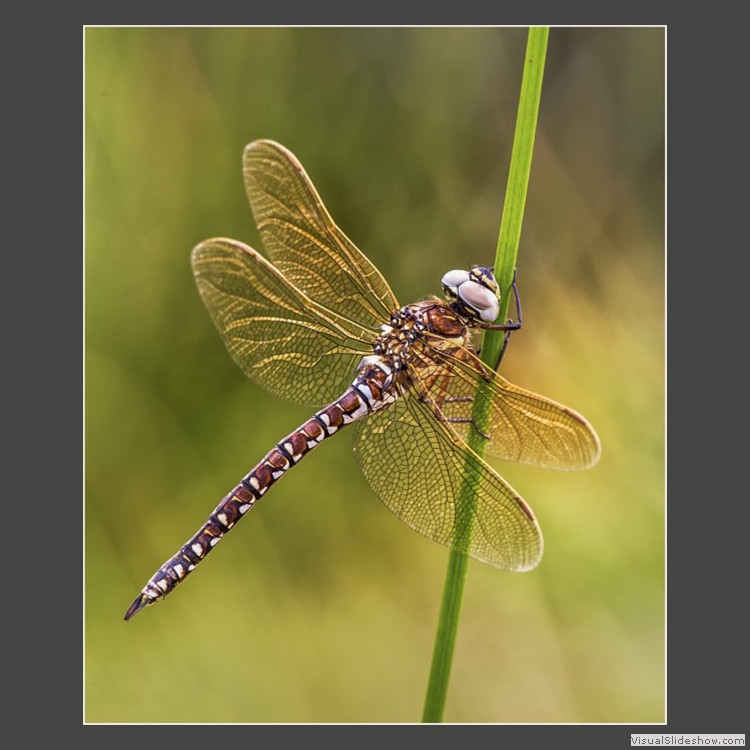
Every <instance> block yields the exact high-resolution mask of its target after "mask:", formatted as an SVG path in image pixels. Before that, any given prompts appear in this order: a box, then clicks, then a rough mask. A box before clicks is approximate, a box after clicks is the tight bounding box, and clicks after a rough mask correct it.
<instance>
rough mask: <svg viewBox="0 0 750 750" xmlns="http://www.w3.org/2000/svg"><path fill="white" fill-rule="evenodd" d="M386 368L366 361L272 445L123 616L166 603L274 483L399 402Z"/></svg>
mask: <svg viewBox="0 0 750 750" xmlns="http://www.w3.org/2000/svg"><path fill="white" fill-rule="evenodd" d="M391 381H392V376H391V368H390V366H389V365H388V363H387V361H386V360H385V359H384V358H381V357H367V358H366V359H365V360H363V367H362V368H361V370H360V371H359V373H358V375H357V377H356V378H355V379H354V381H353V382H352V384H351V386H350V387H349V388H348V389H347V390H346V392H345V393H344V394H343V395H342V396H341V397H340V398H338V399H337V400H336V401H334V402H333V403H331V404H329V405H328V406H326V407H324V408H323V409H321V410H320V411H318V412H316V413H315V414H313V416H312V417H311V418H310V419H308V420H307V422H305V423H304V424H303V425H302V426H301V427H300V428H299V429H297V430H295V431H294V432H292V433H291V434H290V435H287V437H285V438H284V439H283V440H282V441H281V442H279V443H277V444H276V445H275V446H274V447H273V448H272V449H271V450H270V451H269V453H268V454H267V455H266V456H265V458H263V459H262V460H261V462H260V463H259V464H258V465H257V466H256V467H255V468H254V469H253V470H252V471H250V473H249V474H247V475H245V476H244V477H243V478H242V479H241V480H240V482H239V484H238V485H237V486H236V487H235V488H234V489H233V490H232V491H231V492H230V493H229V494H228V495H227V496H226V497H225V498H224V499H223V500H222V501H221V502H220V503H219V504H218V505H217V506H216V508H215V509H214V511H213V513H211V515H210V516H209V517H208V520H207V521H206V523H205V524H203V526H201V528H200V529H199V530H198V532H197V533H196V534H195V535H194V536H193V537H192V538H191V539H190V540H189V541H188V542H187V543H186V544H184V545H183V546H182V547H181V548H180V549H179V550H178V552H177V554H175V555H174V556H173V557H171V558H170V559H169V560H167V561H166V562H165V563H164V564H163V565H162V566H161V567H160V568H159V570H157V571H156V573H154V575H153V576H152V578H151V580H149V582H148V583H147V584H146V585H145V586H144V588H143V590H142V591H141V593H140V594H139V595H138V597H137V598H136V600H135V601H134V602H133V603H132V604H131V605H130V607H129V609H128V611H127V612H126V613H125V619H126V620H129V619H130V618H131V617H132V616H133V615H135V614H136V613H137V612H139V611H140V610H141V609H143V608H144V607H146V606H148V605H149V604H153V603H154V602H155V601H157V600H158V599H162V598H163V597H165V596H166V595H167V594H168V593H169V592H170V591H172V589H174V587H175V586H176V585H177V584H178V583H179V582H180V581H182V580H183V579H184V578H185V577H186V576H187V575H188V573H190V572H191V571H192V570H193V569H194V568H195V566H196V565H197V564H198V563H199V562H200V561H201V560H202V559H203V558H204V557H205V556H206V555H207V554H208V553H209V552H210V551H211V550H212V549H213V548H214V547H215V546H216V544H218V542H219V541H220V540H221V539H222V537H223V536H224V534H226V533H227V532H228V531H229V530H230V529H231V528H232V527H233V526H234V525H235V524H236V523H237V521H239V520H240V518H242V516H243V515H245V513H247V511H249V510H250V508H252V507H253V505H255V503H256V502H257V501H258V500H260V498H261V497H263V495H264V494H265V493H266V492H267V491H268V489H269V487H271V486H272V485H273V484H274V483H275V482H276V481H278V480H279V479H281V477H283V476H284V474H285V473H286V472H287V471H288V470H289V469H291V468H292V466H294V465H295V464H297V463H299V461H301V460H302V459H303V458H304V457H305V456H306V455H307V454H308V453H309V452H310V451H311V450H312V449H313V448H314V447H315V446H316V445H318V444H319V443H321V442H322V441H323V440H325V438H327V437H330V436H331V435H333V434H334V433H335V432H337V431H338V430H340V429H341V428H342V427H346V425H348V424H351V423H352V422H355V421H356V420H358V419H361V418H362V417H364V416H366V415H367V414H369V413H371V412H373V411H378V410H380V409H383V408H385V407H386V406H388V405H389V404H391V403H393V401H395V400H396V398H398V394H397V393H396V391H395V389H393V388H392V383H391Z"/></svg>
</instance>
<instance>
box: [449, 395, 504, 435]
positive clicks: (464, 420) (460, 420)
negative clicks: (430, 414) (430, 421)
mask: <svg viewBox="0 0 750 750" xmlns="http://www.w3.org/2000/svg"><path fill="white" fill-rule="evenodd" d="M461 400H463V399H461ZM469 400H471V399H469ZM435 418H436V419H437V420H438V421H439V422H447V423H448V424H470V425H471V426H472V427H473V428H474V429H475V430H476V431H477V432H478V433H479V434H480V435H481V436H482V437H483V438H484V439H485V440H491V439H492V438H491V437H490V436H489V435H488V434H487V433H486V432H482V430H480V429H479V427H477V423H476V422H475V421H474V420H473V419H472V418H471V417H446V416H445V415H444V414H441V413H440V412H436V413H435Z"/></svg>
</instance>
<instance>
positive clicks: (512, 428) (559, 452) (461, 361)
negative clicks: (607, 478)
mask: <svg viewBox="0 0 750 750" xmlns="http://www.w3.org/2000/svg"><path fill="white" fill-rule="evenodd" d="M433 356H437V357H440V356H441V354H440V353H435V354H433ZM443 359H444V360H445V359H447V360H449V361H446V367H445V368H444V372H445V374H444V376H443V377H440V378H437V379H435V380H434V382H432V383H429V384H425V386H424V387H425V388H426V389H427V391H428V393H429V399H430V400H431V401H432V404H433V407H434V408H435V410H436V413H437V415H438V417H439V418H440V419H444V420H447V421H448V422H450V423H451V426H452V427H453V428H454V429H455V431H456V433H458V435H459V436H460V437H461V439H462V440H463V441H464V442H465V441H467V440H468V436H469V431H470V430H473V429H476V428H475V427H474V426H473V423H472V411H473V408H474V398H475V396H476V393H477V389H483V390H484V391H485V392H486V395H487V398H488V400H489V403H490V414H489V423H488V425H487V427H486V429H485V430H483V432H485V433H486V435H487V436H488V437H489V440H488V442H487V447H486V450H487V455H489V456H493V457H495V458H502V459H505V460H507V461H515V462H518V463H524V464H531V465H534V466H542V467H546V468H549V469H585V468H587V467H589V466H592V465H593V464H595V463H596V462H597V461H598V459H599V454H600V452H601V446H600V443H599V437H598V436H597V434H596V432H595V431H594V428H593V427H592V426H591V425H590V424H589V423H588V421H587V420H586V419H585V418H584V417H582V416H581V415H580V414H578V413H577V412H575V411H573V410H572V409H569V408H568V407H567V406H563V405H562V404H559V403H557V402H556V401H552V400H551V399H549V398H546V397H545V396H540V395H538V394H536V393H532V392H531V391H527V390H524V389H523V388H519V387H518V386H516V385H513V384H512V383H509V382H508V381H507V380H505V379H504V378H502V377H500V376H499V375H497V374H495V375H494V377H493V378H492V380H491V381H488V380H487V374H491V371H489V370H488V369H487V367H486V366H485V365H483V364H482V363H481V362H480V360H479V358H478V357H477V356H476V355H474V354H473V353H472V352H470V351H468V350H466V349H462V350H460V351H459V352H458V353H457V355H456V356H453V357H448V358H446V357H443Z"/></svg>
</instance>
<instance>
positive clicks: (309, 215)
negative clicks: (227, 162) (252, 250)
mask: <svg viewBox="0 0 750 750" xmlns="http://www.w3.org/2000/svg"><path fill="white" fill-rule="evenodd" d="M243 163H244V176H245V187H246V189H247V195H248V198H249V200H250V206H251V208H252V210H253V215H254V216H255V222H256V224H257V226H258V231H259V232H260V234H261V237H262V238H263V245H264V247H265V250H266V252H267V253H268V257H269V258H270V259H271V260H272V261H273V263H274V265H275V266H276V267H277V268H278V269H279V271H281V273H282V274H283V275H284V276H285V277H286V278H287V279H289V281H290V282H291V283H292V284H294V286H296V287H297V288H298V289H300V290H301V291H303V292H304V293H305V294H306V295H307V296H308V297H310V298H311V299H313V300H315V301H316V302H317V303H318V304H320V305H322V306H323V307H327V308H328V309H330V310H335V311H336V312H338V313H339V314H341V315H344V316H346V317H348V318H350V319H351V320H354V321H356V322H358V323H360V324H361V325H363V326H366V327H377V326H379V325H380V324H381V323H383V322H385V321H387V320H388V318H389V316H390V314H391V312H393V311H394V310H397V309H398V308H399V304H398V302H397V301H396V298H395V296H394V295H393V292H391V290H390V288H389V286H388V284H387V282H386V280H385V279H384V278H383V276H382V275H381V274H380V272H379V271H378V270H377V268H375V266H374V265H373V264H372V263H371V262H370V261H369V260H368V259H367V258H366V257H365V256H364V255H363V254H362V252H361V251H360V250H359V249H358V248H357V247H356V246H355V245H354V243H353V242H352V241H351V240H350V239H349V238H348V237H347V236H346V235H345V234H344V233H343V232H342V231H341V230H340V229H339V228H338V227H337V226H336V224H335V223H334V221H333V219H332V218H331V216H330V214H329V213H328V211H327V210H326V207H325V206H324V205H323V201H321V199H320V196H319V195H318V192H317V191H316V189H315V187H314V186H313V184H312V182H311V181H310V178H309V177H308V176H307V173H306V172H305V170H304V168H303V167H302V165H301V164H300V163H299V161H298V160H297V158H296V157H295V156H294V154H292V152H291V151H288V150H287V149H286V148H284V147H283V146H281V145H280V144H278V143H274V142H273V141H267V140H261V141H254V142H253V143H251V144H249V145H248V146H247V148H246V149H245V154H244V162H243Z"/></svg>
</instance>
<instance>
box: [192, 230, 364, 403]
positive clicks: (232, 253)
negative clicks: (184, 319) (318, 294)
mask: <svg viewBox="0 0 750 750" xmlns="http://www.w3.org/2000/svg"><path fill="white" fill-rule="evenodd" d="M192 263H193V272H194V274H195V279H196V282H197V284H198V290H199V291H200V295H201V297H202V298H203V302H204V303H205V305H206V307H207V308H208V311H209V313H210V315H211V318H212V319H213V321H214V324H215V325H216V328H217V329H218V331H219V334H220V335H221V338H222V340H223V341H224V344H225V345H226V348H227V349H228V351H229V353H230V354H231V355H232V358H233V359H234V361H235V362H236V363H237V364H238V365H239V366H240V367H241V368H242V370H243V371H244V372H245V374H246V375H247V376H248V377H250V378H252V379H253V380H255V381H256V382H257V383H259V384H260V385H262V386H263V387H264V388H266V389H267V390H269V391H271V392H272V393H274V394H276V395H278V396H281V397H283V398H289V399H292V400H294V401H297V402H299V403H303V404H307V405H320V404H325V403H328V402H329V401H331V400H332V399H333V398H335V397H336V396H338V395H340V393H341V391H342V390H343V388H344V387H346V385H348V383H349V381H351V379H352V377H353V375H354V370H355V367H356V364H357V361H358V359H359V358H360V357H361V356H362V354H363V353H366V352H368V351H369V352H371V351H372V348H371V343H372V340H373V338H374V337H375V332H373V331H371V330H368V329H366V328H363V327H362V326H360V325H357V324H355V323H353V322H352V321H349V320H347V319H346V318H343V317H341V316H339V315H336V314H334V313H332V312H330V311H328V310H326V309H325V308H322V307H320V306H319V305H317V304H316V303H315V302H313V301H312V300H310V299H309V298H308V297H307V296H306V295H305V294H304V293H303V292H301V291H300V290H299V289H297V288H296V287H295V286H294V285H293V284H291V283H289V281H288V280H287V279H286V278H285V277H284V276H283V275H282V274H281V273H280V272H279V271H278V270H277V269H276V268H274V266H273V265H272V264H271V263H269V262H268V261H267V260H266V259H265V258H264V257H263V256H262V255H260V253H257V252H256V251H255V250H253V249H252V248H250V247H248V246H247V245H244V244H242V243H241V242H237V241H236V240H229V239H212V240H206V241H205V242H201V243H200V244H199V245H198V246H197V247H196V248H195V250H193V255H192Z"/></svg>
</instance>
